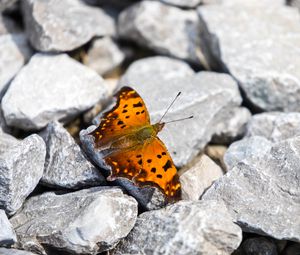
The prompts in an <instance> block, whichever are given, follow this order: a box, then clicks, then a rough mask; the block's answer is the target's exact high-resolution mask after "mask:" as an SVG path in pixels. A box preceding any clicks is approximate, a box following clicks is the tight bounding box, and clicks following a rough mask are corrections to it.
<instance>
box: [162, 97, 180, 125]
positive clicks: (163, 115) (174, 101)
mask: <svg viewBox="0 0 300 255" xmlns="http://www.w3.org/2000/svg"><path fill="white" fill-rule="evenodd" d="M180 94H181V92H178V94H177V96H176V97H175V98H174V99H173V101H172V103H171V104H170V105H169V106H168V108H167V110H166V111H165V113H164V114H163V116H161V118H160V120H159V122H158V123H161V121H162V119H163V118H164V117H165V116H166V114H167V112H168V111H169V109H170V108H171V107H172V105H173V104H174V103H175V101H176V99H177V98H178V97H179V96H180Z"/></svg>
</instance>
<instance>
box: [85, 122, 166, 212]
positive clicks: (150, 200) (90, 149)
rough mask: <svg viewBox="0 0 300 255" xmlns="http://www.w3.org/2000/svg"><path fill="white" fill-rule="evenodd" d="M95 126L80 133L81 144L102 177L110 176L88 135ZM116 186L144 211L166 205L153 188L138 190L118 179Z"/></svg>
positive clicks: (129, 182)
mask: <svg viewBox="0 0 300 255" xmlns="http://www.w3.org/2000/svg"><path fill="white" fill-rule="evenodd" d="M95 128H96V126H94V125H93V126H90V127H88V128H87V129H83V130H81V132H80V140H81V144H82V146H83V148H84V150H85V152H86V153H87V155H88V156H89V158H91V160H92V161H93V162H95V163H96V164H97V165H98V166H99V168H100V169H101V172H102V173H103V175H104V176H109V175H110V169H109V168H108V167H107V166H106V165H105V163H104V161H103V156H102V154H101V151H98V150H97V149H95V147H96V146H95V143H94V138H93V137H92V136H90V135H88V134H89V133H90V132H92V131H93V130H94V129H95ZM114 183H115V184H116V185H119V186H122V187H124V188H125V189H126V190H127V192H128V193H129V194H130V195H132V196H134V197H135V198H136V199H137V201H138V202H139V204H140V205H141V206H142V207H143V208H144V209H145V210H155V209H158V208H162V207H164V206H165V205H166V204H167V201H166V198H165V196H164V195H163V194H162V193H161V192H160V191H158V190H157V189H156V188H154V187H145V188H139V187H137V186H136V185H135V184H134V183H133V182H131V181H130V180H128V179H126V178H120V179H118V180H116V181H115V182H114Z"/></svg>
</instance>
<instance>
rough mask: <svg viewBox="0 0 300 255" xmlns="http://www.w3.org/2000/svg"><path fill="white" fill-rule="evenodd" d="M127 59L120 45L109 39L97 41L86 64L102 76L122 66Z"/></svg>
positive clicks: (88, 55) (87, 57)
mask: <svg viewBox="0 0 300 255" xmlns="http://www.w3.org/2000/svg"><path fill="white" fill-rule="evenodd" d="M124 58H125V55H124V53H123V52H122V51H121V50H120V48H119V47H118V45H117V44H116V43H115V42H114V41H113V40H112V39H111V38H109V37H103V38H99V39H95V40H94V41H93V43H92V46H91V48H90V49H89V50H88V52H87V55H86V56H85V58H84V64H85V65H87V66H88V67H90V68H92V69H94V70H95V71H96V72H97V73H99V74H100V75H103V74H107V73H109V72H111V71H113V70H114V69H115V68H117V67H118V66H120V64H121V63H122V62H123V60H124Z"/></svg>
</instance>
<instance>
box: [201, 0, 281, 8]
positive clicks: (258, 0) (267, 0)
mask: <svg viewBox="0 0 300 255" xmlns="http://www.w3.org/2000/svg"><path fill="white" fill-rule="evenodd" d="M202 3H203V4H223V5H232V6H234V5H241V6H243V7H247V6H257V7H266V6H267V7H270V6H283V5H285V4H286V0H251V1H244V0H202Z"/></svg>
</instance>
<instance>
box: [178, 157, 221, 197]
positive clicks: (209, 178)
mask: <svg viewBox="0 0 300 255" xmlns="http://www.w3.org/2000/svg"><path fill="white" fill-rule="evenodd" d="M221 176H223V171H222V169H221V168H220V167H219V166H218V165H217V164H216V163H215V162H213V161H212V160H211V159H210V158H209V157H208V156H206V155H202V156H201V157H199V159H198V160H197V161H196V162H195V163H194V164H193V165H192V166H191V167H190V168H189V169H187V170H186V171H185V172H184V173H183V174H181V175H180V183H181V186H182V199H185V200H199V198H200V196H201V195H202V194H203V193H204V191H205V190H206V189H207V188H209V187H210V186H211V184H212V183H213V182H214V181H215V180H217V179H219V178H220V177H221Z"/></svg>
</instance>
